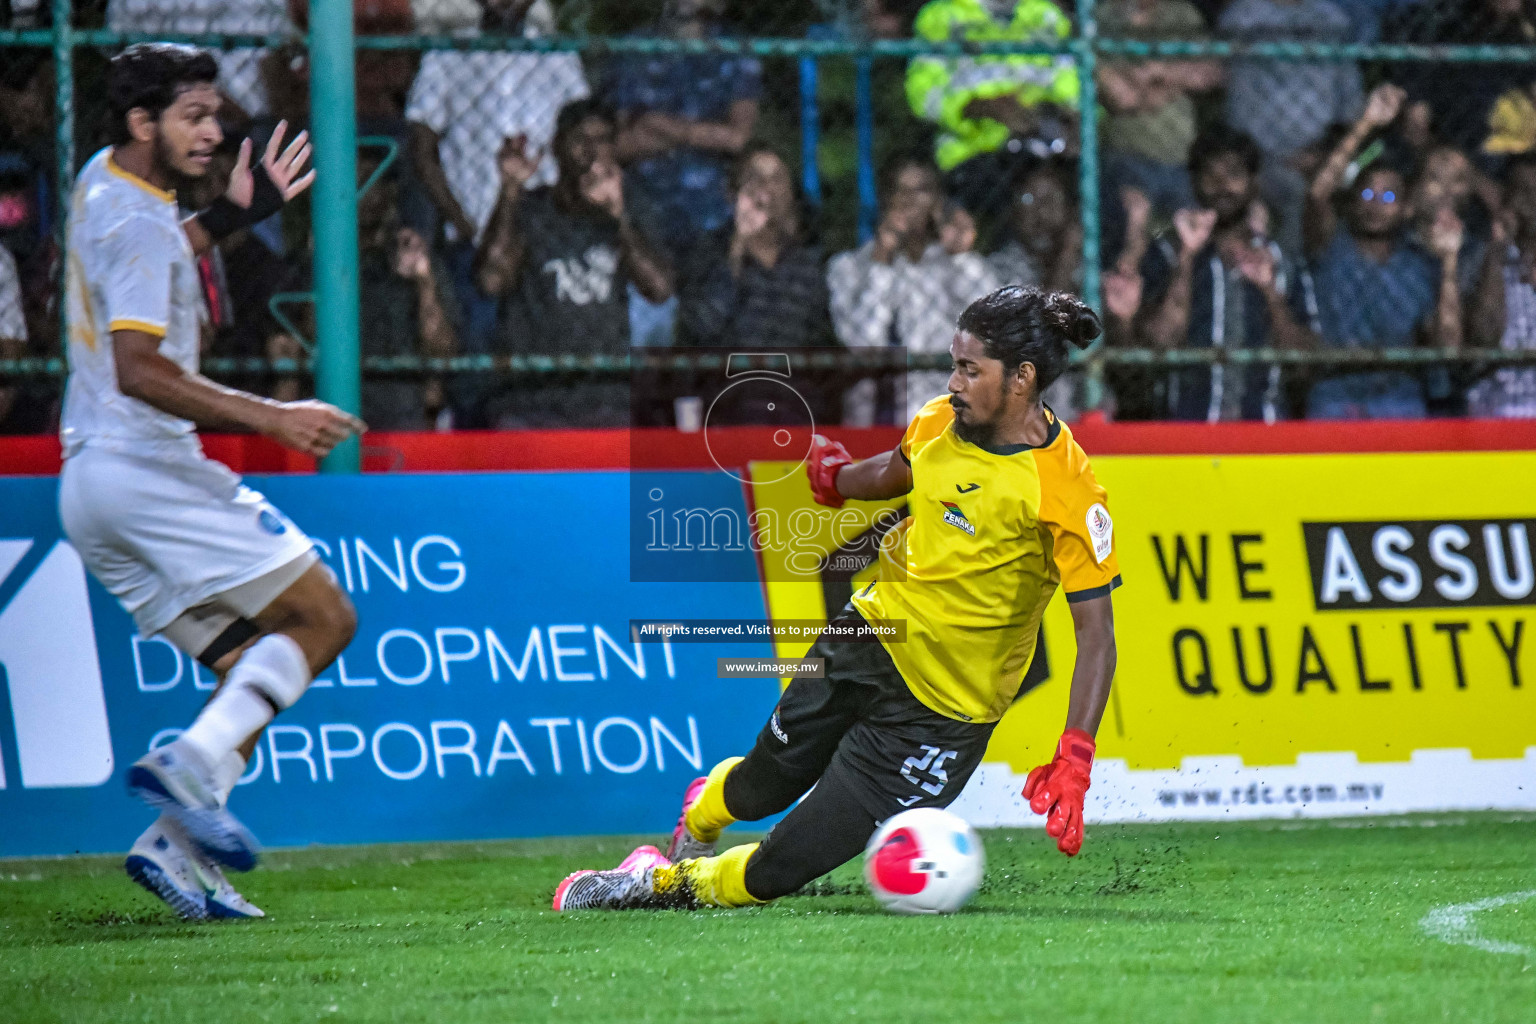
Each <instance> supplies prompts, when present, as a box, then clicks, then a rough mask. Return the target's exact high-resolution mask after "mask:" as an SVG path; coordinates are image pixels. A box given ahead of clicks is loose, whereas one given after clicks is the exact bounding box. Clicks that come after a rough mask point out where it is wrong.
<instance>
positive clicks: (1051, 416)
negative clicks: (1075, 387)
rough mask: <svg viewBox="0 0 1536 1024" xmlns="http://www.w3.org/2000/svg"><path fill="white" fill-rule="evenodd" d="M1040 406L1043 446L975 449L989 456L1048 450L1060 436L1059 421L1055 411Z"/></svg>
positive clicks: (994, 446)
mask: <svg viewBox="0 0 1536 1024" xmlns="http://www.w3.org/2000/svg"><path fill="white" fill-rule="evenodd" d="M1041 404H1042V406H1044V408H1045V412H1046V426H1045V443H1044V444H994V445H987V444H978V445H976V447H978V448H980V449H981V450H982V451H984V452H986V453H987V454H989V455H1017V454H1019V453H1020V452H1028V451H1033V450H1035V449H1036V448H1049V447H1050V446H1051V445H1052V444H1054V443H1055V441H1056V438H1057V437H1059V436H1061V420H1059V419H1057V418H1056V412H1055V410H1053V409H1052V408H1051V407H1050V406H1048V405H1045V404H1044V403H1041ZM950 429H954V424H953V423H951V424H950ZM955 436H956V437H959V436H960V435H959V434H958V433H957V434H956V435H955ZM966 443H967V444H971V443H974V442H969V441H968V442H966Z"/></svg>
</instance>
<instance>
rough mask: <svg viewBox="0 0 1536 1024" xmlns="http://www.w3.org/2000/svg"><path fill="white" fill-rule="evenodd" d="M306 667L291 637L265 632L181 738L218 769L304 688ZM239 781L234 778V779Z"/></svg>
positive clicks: (300, 652)
mask: <svg viewBox="0 0 1536 1024" xmlns="http://www.w3.org/2000/svg"><path fill="white" fill-rule="evenodd" d="M309 682H310V676H309V665H308V664H307V662H306V661H305V659H304V652H303V651H302V650H300V648H299V645H298V644H297V643H295V642H294V640H293V639H292V638H291V637H288V636H285V635H283V634H282V633H270V634H268V635H267V636H264V637H262V638H261V639H260V640H258V641H256V642H255V643H254V644H252V645H251V646H250V648H249V649H247V650H246V652H245V654H243V655H242V656H241V657H240V660H239V661H237V662H235V667H234V668H232V669H230V670H229V677H228V678H227V679H226V680H225V681H224V686H223V688H222V689H220V690H219V692H218V693H217V694H215V695H214V698H213V700H211V701H209V702H208V704H207V706H206V707H204V708H203V710H202V713H201V714H199V715H198V716H197V720H196V721H194V722H193V723H192V727H191V728H189V729H188V730H187V731H186V732H184V733H182V736H181V738H182V739H183V740H185V741H186V742H187V743H188V744H190V745H191V746H192V747H194V748H196V750H197V751H198V752H199V753H200V754H202V755H203V757H204V759H205V760H206V761H207V762H208V764H209V765H212V766H215V767H216V770H217V766H219V765H220V764H221V762H223V760H224V759H225V758H226V757H227V756H228V755H229V754H230V753H231V752H233V751H235V750H237V749H238V748H239V747H241V746H242V745H243V744H244V743H245V741H246V740H248V739H250V738H251V737H252V736H254V735H256V733H258V732H259V731H261V730H262V729H264V728H265V727H266V725H267V723H268V722H270V721H272V719H273V717H274V716H275V715H276V714H277V710H278V708H279V707H282V708H287V707H290V706H291V705H292V704H293V702H294V701H296V700H298V699H299V696H300V695H301V694H302V693H303V692H304V689H305V688H306V687H307V686H308V685H309ZM237 777H238V776H237Z"/></svg>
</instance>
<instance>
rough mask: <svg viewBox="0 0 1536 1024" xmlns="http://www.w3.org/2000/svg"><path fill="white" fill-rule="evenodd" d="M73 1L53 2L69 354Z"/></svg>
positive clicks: (62, 287)
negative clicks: (71, 21)
mask: <svg viewBox="0 0 1536 1024" xmlns="http://www.w3.org/2000/svg"><path fill="white" fill-rule="evenodd" d="M72 7H73V0H53V118H54V122H53V130H54V140H53V143H54V159H55V160H57V161H58V164H59V166H58V168H57V173H56V175H55V178H54V187H55V188H57V189H58V190H59V195H58V203H57V204H56V205H57V207H58V221H57V224H56V225H55V227H54V232H55V234H56V235H57V237H58V240H59V246H60V249H61V251H62V252H63V253H64V255H65V258H64V259H63V260H62V261H61V262H60V266H61V268H62V269H61V270H60V271H59V273H60V274H61V275H62V278H63V279H62V280H61V281H60V282H59V291H60V294H61V295H62V298H61V299H60V301H59V350H60V351H62V352H66V353H67V352H68V351H69V294H68V288H69V258H68V257H69V249H68V247H69V200H70V193H71V192H73V191H74V188H75V64H74V39H73V32H74V27H73V26H72V25H71V24H70V20H69V19H70V17H71V15H72V13H73V12H72Z"/></svg>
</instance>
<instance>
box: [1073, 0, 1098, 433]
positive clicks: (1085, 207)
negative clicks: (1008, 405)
mask: <svg viewBox="0 0 1536 1024" xmlns="http://www.w3.org/2000/svg"><path fill="white" fill-rule="evenodd" d="M1098 36H1099V28H1098V24H1097V23H1096V22H1095V21H1094V12H1093V0H1077V39H1076V41H1075V43H1074V48H1075V49H1076V51H1077V77H1078V83H1079V90H1078V111H1079V117H1078V122H1079V131H1078V135H1079V138H1080V141H1079V146H1080V148H1081V155H1080V157H1079V159H1078V187H1077V192H1078V206H1079V207H1080V208H1081V210H1082V217H1083V301H1084V302H1086V303H1088V305H1090V306H1092V307H1093V308H1094V309H1097V310H1100V312H1101V314H1102V312H1103V310H1102V308H1101V307H1102V304H1101V303H1100V301H1099V92H1098V86H1097V84H1096V83H1095V82H1094V72H1095V70H1096V69H1097V67H1098V54H1097V53H1096V52H1095V50H1094V47H1095V46H1096V45H1097V44H1098ZM1103 346H1104V343H1103V342H1102V341H1100V342H1099V343H1098V347H1097V349H1096V350H1095V353H1097V351H1098V350H1099V349H1102V348H1103ZM1086 383H1087V389H1086V390H1087V394H1085V395H1084V396H1083V397H1084V404H1085V406H1086V407H1087V408H1089V409H1097V408H1098V407H1099V405H1100V404H1101V403H1102V401H1103V397H1104V366H1103V363H1102V362H1101V361H1100V360H1099V359H1097V358H1093V359H1090V360H1089V362H1088V379H1087V382H1086Z"/></svg>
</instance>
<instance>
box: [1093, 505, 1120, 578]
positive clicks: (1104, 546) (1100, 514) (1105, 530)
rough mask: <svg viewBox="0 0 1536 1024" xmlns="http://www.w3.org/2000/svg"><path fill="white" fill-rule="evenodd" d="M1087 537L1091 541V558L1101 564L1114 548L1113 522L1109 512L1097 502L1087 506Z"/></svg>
mask: <svg viewBox="0 0 1536 1024" xmlns="http://www.w3.org/2000/svg"><path fill="white" fill-rule="evenodd" d="M1087 523H1088V537H1089V538H1090V539H1091V540H1092V541H1093V557H1094V558H1095V559H1096V560H1097V561H1099V562H1101V563H1102V562H1103V561H1104V559H1106V558H1108V557H1109V553H1110V552H1111V551H1113V550H1114V548H1115V536H1114V535H1115V522H1114V520H1113V519H1110V518H1109V510H1108V509H1106V508H1105V507H1104V506H1103V505H1101V504H1099V503H1098V502H1094V503H1093V504H1092V505H1089V506H1088V519H1087Z"/></svg>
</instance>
